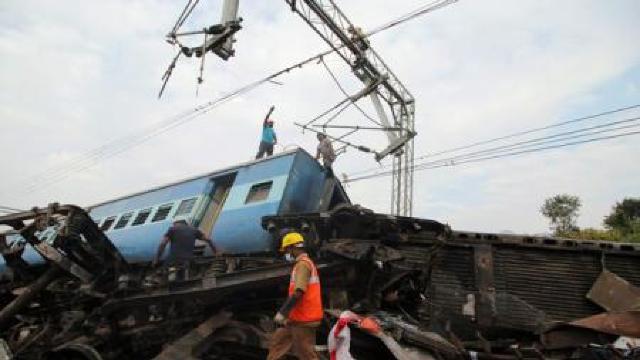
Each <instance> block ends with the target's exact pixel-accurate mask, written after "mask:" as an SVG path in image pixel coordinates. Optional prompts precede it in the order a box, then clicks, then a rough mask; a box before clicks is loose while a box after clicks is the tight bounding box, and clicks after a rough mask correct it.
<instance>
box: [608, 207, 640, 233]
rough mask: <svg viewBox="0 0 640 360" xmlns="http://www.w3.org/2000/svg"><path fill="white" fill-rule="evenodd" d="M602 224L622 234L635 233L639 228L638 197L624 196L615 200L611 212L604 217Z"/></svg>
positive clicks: (639, 208) (639, 210) (639, 209)
mask: <svg viewBox="0 0 640 360" xmlns="http://www.w3.org/2000/svg"><path fill="white" fill-rule="evenodd" d="M604 226H605V227H607V228H608V229H611V230H617V231H620V232H621V233H622V234H623V235H628V234H632V233H635V232H636V231H637V230H638V229H640V199H634V198H625V199H624V200H622V202H617V203H616V204H615V206H614V207H613V208H612V209H611V214H609V215H608V216H606V217H605V218H604Z"/></svg>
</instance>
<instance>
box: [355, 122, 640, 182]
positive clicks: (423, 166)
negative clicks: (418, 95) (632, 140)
mask: <svg viewBox="0 0 640 360" xmlns="http://www.w3.org/2000/svg"><path fill="white" fill-rule="evenodd" d="M638 134H640V130H639V131H630V132H625V133H621V134H615V135H609V136H601V137H596V138H591V139H586V140H580V141H572V142H567V143H561V144H556V145H549V146H543V147H537V148H533V149H528V150H521V151H513V152H507V153H503V154H498V155H491V156H485V157H479V158H473V159H468V160H463V161H457V162H456V161H452V162H450V163H447V162H446V161H444V162H439V163H437V164H436V163H435V162H432V163H431V164H429V163H427V164H417V165H414V167H413V169H414V171H421V170H432V169H438V168H442V167H453V166H459V165H462V164H468V163H474V162H480V161H486V160H494V159H502V158H506V157H511V156H517V155H523V154H529V153H535V152H539V151H544V150H551V149H557V148H562V147H567V146H575V145H579V144H586V143H591V142H597V141H604V140H611V139H616V138H620V137H625V136H633V135H638ZM392 173H393V171H385V172H381V173H377V174H372V175H365V176H360V177H357V178H352V179H347V180H346V181H343V182H346V183H351V182H356V181H361V180H367V179H373V178H377V177H385V176H389V175H391V174H392Z"/></svg>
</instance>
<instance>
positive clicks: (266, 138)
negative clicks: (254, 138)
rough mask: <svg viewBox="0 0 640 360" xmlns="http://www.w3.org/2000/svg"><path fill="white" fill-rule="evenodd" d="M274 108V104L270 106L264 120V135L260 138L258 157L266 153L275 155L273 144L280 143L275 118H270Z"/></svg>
mask: <svg viewBox="0 0 640 360" xmlns="http://www.w3.org/2000/svg"><path fill="white" fill-rule="evenodd" d="M274 108H275V107H274V106H271V108H269V112H268V113H267V116H265V118H264V121H263V122H262V137H261V139H260V146H259V147H258V153H257V154H256V159H260V158H262V157H263V156H264V155H265V154H266V155H267V156H271V155H273V146H274V145H275V144H277V143H278V138H277V137H276V132H275V130H273V120H272V119H270V118H269V117H270V116H271V113H272V112H273V109H274Z"/></svg>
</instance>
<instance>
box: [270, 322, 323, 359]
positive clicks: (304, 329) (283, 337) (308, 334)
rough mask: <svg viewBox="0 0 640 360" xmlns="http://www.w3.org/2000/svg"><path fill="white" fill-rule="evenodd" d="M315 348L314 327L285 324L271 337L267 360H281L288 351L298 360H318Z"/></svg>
mask: <svg viewBox="0 0 640 360" xmlns="http://www.w3.org/2000/svg"><path fill="white" fill-rule="evenodd" d="M315 347H316V327H311V326H304V325H302V326H300V325H292V324H287V325H286V326H285V327H281V328H278V329H277V330H276V331H275V332H274V333H273V334H272V335H271V341H270V342H269V355H268V356H267V360H277V359H281V358H282V357H284V356H285V355H286V354H287V353H288V352H289V350H291V352H292V353H293V355H294V356H296V357H297V358H298V359H302V360H314V359H318V355H317V354H316V351H315Z"/></svg>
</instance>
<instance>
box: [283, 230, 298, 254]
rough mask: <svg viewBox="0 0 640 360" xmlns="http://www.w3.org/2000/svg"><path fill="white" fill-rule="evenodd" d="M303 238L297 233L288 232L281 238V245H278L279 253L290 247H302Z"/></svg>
mask: <svg viewBox="0 0 640 360" xmlns="http://www.w3.org/2000/svg"><path fill="white" fill-rule="evenodd" d="M303 243H304V238H303V237H302V235H300V234H299V233H297V232H290V233H288V234H287V235H285V236H284V237H283V238H282V244H280V251H284V250H285V249H286V248H288V247H289V246H292V245H297V244H300V245H299V246H302V244H303Z"/></svg>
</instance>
